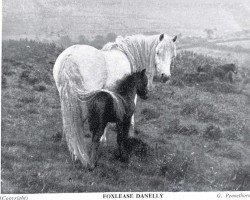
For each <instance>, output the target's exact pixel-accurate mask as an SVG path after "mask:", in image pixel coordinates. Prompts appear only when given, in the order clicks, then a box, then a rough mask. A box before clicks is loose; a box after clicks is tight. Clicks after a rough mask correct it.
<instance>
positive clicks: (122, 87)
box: [115, 72, 140, 95]
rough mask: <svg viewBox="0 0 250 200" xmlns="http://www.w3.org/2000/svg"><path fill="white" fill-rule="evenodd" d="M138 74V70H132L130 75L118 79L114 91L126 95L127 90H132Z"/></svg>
mask: <svg viewBox="0 0 250 200" xmlns="http://www.w3.org/2000/svg"><path fill="white" fill-rule="evenodd" d="M139 74H140V72H134V73H132V74H130V75H126V76H124V77H123V78H122V79H121V80H118V81H117V86H116V88H115V92H116V93H118V94H120V95H126V94H127V93H128V92H130V91H132V90H133V89H134V87H135V84H136V81H137V77H138V75H139Z"/></svg>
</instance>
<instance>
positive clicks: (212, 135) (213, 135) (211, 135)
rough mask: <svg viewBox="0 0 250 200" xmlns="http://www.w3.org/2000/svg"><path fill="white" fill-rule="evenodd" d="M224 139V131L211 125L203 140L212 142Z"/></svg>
mask: <svg viewBox="0 0 250 200" xmlns="http://www.w3.org/2000/svg"><path fill="white" fill-rule="evenodd" d="M221 137H222V131H221V129H220V127H219V126H214V125H213V124H210V125H208V126H207V128H206V130H205V131H204V133H203V138H205V139H210V140H219V139H220V138H221Z"/></svg>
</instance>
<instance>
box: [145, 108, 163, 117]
mask: <svg viewBox="0 0 250 200" xmlns="http://www.w3.org/2000/svg"><path fill="white" fill-rule="evenodd" d="M141 114H143V115H144V117H145V119H146V120H150V119H155V118H159V117H160V113H158V112H156V111H155V110H153V109H151V108H144V109H143V110H142V111H141Z"/></svg>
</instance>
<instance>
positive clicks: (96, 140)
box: [90, 122, 106, 169]
mask: <svg viewBox="0 0 250 200" xmlns="http://www.w3.org/2000/svg"><path fill="white" fill-rule="evenodd" d="M105 127H106V124H103V123H101V122H100V124H99V127H97V128H96V129H95V130H93V132H92V145H91V156H90V169H94V167H95V165H96V162H97V152H98V148H99V145H100V138H101V136H102V134H103V132H104V129H105Z"/></svg>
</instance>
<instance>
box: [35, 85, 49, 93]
mask: <svg viewBox="0 0 250 200" xmlns="http://www.w3.org/2000/svg"><path fill="white" fill-rule="evenodd" d="M33 89H34V90H35V91H38V92H44V91H45V90H46V86H45V85H34V86H33Z"/></svg>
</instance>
